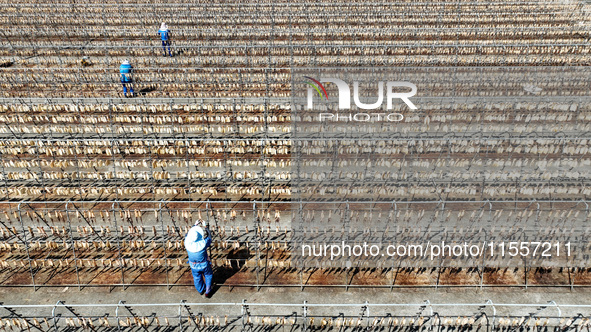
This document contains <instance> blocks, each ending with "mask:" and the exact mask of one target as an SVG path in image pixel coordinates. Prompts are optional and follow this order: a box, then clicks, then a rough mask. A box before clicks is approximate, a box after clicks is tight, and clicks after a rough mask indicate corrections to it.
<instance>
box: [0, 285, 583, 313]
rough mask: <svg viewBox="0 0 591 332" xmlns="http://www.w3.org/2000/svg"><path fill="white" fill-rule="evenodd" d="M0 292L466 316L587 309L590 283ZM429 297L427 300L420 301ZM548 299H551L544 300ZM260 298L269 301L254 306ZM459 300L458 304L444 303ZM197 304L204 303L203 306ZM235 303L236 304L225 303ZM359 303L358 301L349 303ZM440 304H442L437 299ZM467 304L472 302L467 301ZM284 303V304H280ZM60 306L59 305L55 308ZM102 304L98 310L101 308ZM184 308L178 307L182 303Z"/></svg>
mask: <svg viewBox="0 0 591 332" xmlns="http://www.w3.org/2000/svg"><path fill="white" fill-rule="evenodd" d="M0 298H1V302H3V304H4V305H29V304H31V305H49V306H50V307H47V308H44V309H39V310H44V311H47V310H50V309H51V306H53V305H55V304H56V302H57V301H58V300H61V301H64V302H65V303H66V304H67V305H75V304H96V306H93V307H90V308H89V307H79V308H75V310H78V311H79V312H86V311H88V310H93V313H96V314H98V315H103V314H104V313H105V312H111V311H113V310H114V308H106V307H100V306H101V305H112V304H117V303H118V302H119V301H120V300H123V301H125V302H126V303H127V304H129V305H130V306H132V307H133V304H153V303H158V304H170V305H169V306H168V307H166V308H167V309H162V308H164V307H160V309H155V308H154V306H149V307H148V306H146V307H141V306H137V308H136V310H137V311H138V315H142V311H145V312H144V313H143V314H145V315H149V314H150V313H152V312H154V311H155V310H156V311H157V312H159V313H160V312H161V311H160V310H162V311H164V312H169V313H170V314H171V315H174V314H175V313H177V314H178V309H179V306H178V303H180V302H181V301H182V300H186V301H187V302H188V303H194V304H192V305H190V307H191V308H192V310H193V312H194V313H195V312H201V310H203V311H204V312H210V313H211V314H217V315H236V316H238V315H240V307H241V306H240V305H238V304H239V303H241V302H242V301H243V300H245V301H246V303H247V304H250V305H251V307H250V310H251V313H252V314H253V315H257V314H258V315H289V314H292V313H293V312H298V313H300V312H301V311H302V307H303V304H304V301H307V303H308V304H310V305H314V304H330V306H327V307H312V308H310V309H309V314H310V315H312V314H319V315H338V314H339V313H345V315H354V316H355V315H359V312H360V311H361V310H362V309H361V307H362V304H363V303H365V301H368V302H369V303H370V304H409V305H408V306H396V305H392V306H378V307H370V310H371V311H372V315H373V314H375V315H377V314H378V313H384V314H387V313H393V314H394V315H396V314H400V315H402V314H408V315H417V313H418V312H421V310H425V311H423V312H425V313H426V314H425V315H428V313H429V311H430V310H433V311H434V312H437V313H439V314H440V315H442V316H445V315H449V316H452V315H453V316H471V315H474V313H475V312H479V310H480V311H482V310H486V312H487V313H489V314H491V315H492V314H493V310H492V306H489V307H487V308H486V309H482V308H479V305H480V304H484V303H485V302H486V301H487V300H491V301H492V304H494V305H495V309H496V314H497V316H498V317H502V316H509V315H511V316H515V315H524V316H528V315H530V314H532V313H533V312H538V314H540V315H542V313H543V315H548V316H553V317H558V316H559V315H558V313H559V311H560V315H562V317H566V316H570V317H573V316H576V315H577V314H578V313H583V314H589V311H590V310H589V309H590V308H580V307H569V305H574V304H589V303H591V289H589V290H588V289H575V290H574V291H571V290H569V289H564V288H562V289H554V288H544V289H528V290H525V289H520V288H511V289H509V288H499V289H489V290H474V289H402V290H400V289H395V290H394V291H390V290H389V289H350V290H348V291H346V290H344V289H339V288H308V289H304V290H303V291H301V290H300V289H299V288H280V287H277V288H272V287H271V288H262V289H261V290H259V291H257V290H256V289H253V288H233V289H232V288H228V287H222V288H220V289H219V290H218V291H217V292H216V293H215V294H214V295H213V297H212V298H211V299H206V298H204V297H203V296H200V295H199V294H198V293H197V292H196V291H195V289H194V288H192V287H173V288H172V289H170V290H166V289H165V288H164V287H129V288H127V289H126V290H123V289H122V288H120V287H119V288H115V289H109V288H103V287H89V288H85V289H82V290H81V291H79V290H78V289H77V288H71V287H70V288H67V287H66V288H62V287H46V288H41V289H37V290H36V291H34V290H33V289H32V288H9V287H3V288H0ZM426 300H429V302H430V303H431V306H424V307H423V308H421V307H422V305H423V304H424V303H425V301H426ZM550 301H554V302H555V303H556V304H557V306H558V307H556V306H555V305H554V304H550V305H549V304H548V303H549V302H550ZM213 303H218V304H222V303H228V305H220V306H217V305H216V306H211V305H212V304H213ZM262 303H270V304H273V305H271V306H260V304H262ZM454 303H459V305H450V304H454ZM202 304H206V306H203V305H202ZM230 304H236V305H230ZM349 304H359V306H349V307H347V305H349ZM441 304H443V305H441ZM467 304H473V305H467ZM502 304H536V305H538V306H525V305H523V306H503V305H502ZM286 305H290V306H286ZM58 310H60V311H64V309H61V308H58ZM101 310H102V311H101ZM183 310H184V309H183Z"/></svg>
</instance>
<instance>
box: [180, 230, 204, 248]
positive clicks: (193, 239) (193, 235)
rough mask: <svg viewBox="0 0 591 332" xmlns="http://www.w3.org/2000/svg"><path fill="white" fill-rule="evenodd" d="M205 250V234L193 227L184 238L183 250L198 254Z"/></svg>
mask: <svg viewBox="0 0 591 332" xmlns="http://www.w3.org/2000/svg"><path fill="white" fill-rule="evenodd" d="M204 248H205V232H204V231H203V228H201V227H200V226H193V227H191V229H189V233H187V236H185V249H187V251H190V252H199V251H201V250H203V249H204Z"/></svg>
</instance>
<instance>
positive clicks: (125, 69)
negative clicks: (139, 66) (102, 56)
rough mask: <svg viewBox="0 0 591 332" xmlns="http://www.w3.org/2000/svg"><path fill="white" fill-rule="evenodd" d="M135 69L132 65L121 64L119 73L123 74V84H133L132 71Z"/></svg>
mask: <svg viewBox="0 0 591 332" xmlns="http://www.w3.org/2000/svg"><path fill="white" fill-rule="evenodd" d="M132 70H133V67H132V66H131V65H130V64H121V66H119V73H120V74H121V83H131V81H132V79H131V75H130V74H131V71H132Z"/></svg>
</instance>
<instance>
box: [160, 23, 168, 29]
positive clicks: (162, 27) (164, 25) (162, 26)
mask: <svg viewBox="0 0 591 332" xmlns="http://www.w3.org/2000/svg"><path fill="white" fill-rule="evenodd" d="M160 29H161V30H168V25H166V23H164V22H162V24H160Z"/></svg>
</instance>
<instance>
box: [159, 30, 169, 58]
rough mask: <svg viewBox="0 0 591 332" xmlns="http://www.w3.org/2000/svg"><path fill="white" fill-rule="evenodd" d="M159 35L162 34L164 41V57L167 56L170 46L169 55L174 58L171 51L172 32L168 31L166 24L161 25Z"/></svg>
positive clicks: (161, 37)
mask: <svg viewBox="0 0 591 332" xmlns="http://www.w3.org/2000/svg"><path fill="white" fill-rule="evenodd" d="M158 34H160V39H162V50H164V56H166V46H168V55H170V56H172V52H171V51H170V36H171V33H170V30H168V26H167V25H166V23H164V22H162V24H161V25H160V30H158Z"/></svg>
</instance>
